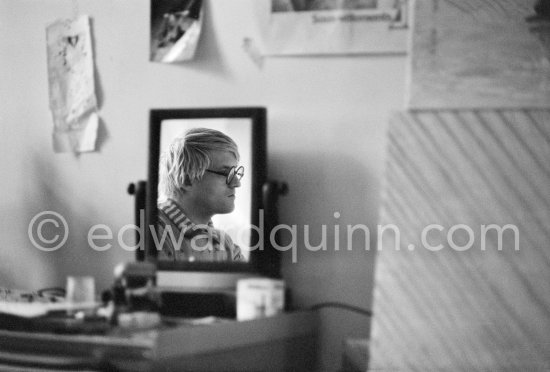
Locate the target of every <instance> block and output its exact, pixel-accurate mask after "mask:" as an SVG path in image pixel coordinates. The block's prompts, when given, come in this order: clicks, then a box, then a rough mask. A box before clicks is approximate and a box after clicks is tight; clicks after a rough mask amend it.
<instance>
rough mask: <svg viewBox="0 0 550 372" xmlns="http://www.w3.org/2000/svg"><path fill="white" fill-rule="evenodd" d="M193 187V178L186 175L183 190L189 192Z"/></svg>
mask: <svg viewBox="0 0 550 372" xmlns="http://www.w3.org/2000/svg"><path fill="white" fill-rule="evenodd" d="M191 186H193V182H192V181H191V178H189V176H188V175H185V176H184V179H183V186H182V189H183V190H184V191H187V190H189V189H190V188H191Z"/></svg>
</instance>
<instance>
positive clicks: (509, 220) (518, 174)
mask: <svg viewBox="0 0 550 372" xmlns="http://www.w3.org/2000/svg"><path fill="white" fill-rule="evenodd" d="M388 135H389V141H388V156H387V171H386V177H385V185H384V189H383V190H384V191H383V196H382V199H383V202H382V204H383V205H382V208H381V216H380V224H381V226H382V227H384V226H390V225H393V226H394V227H395V230H397V231H399V233H400V234H399V235H396V234H394V233H393V232H392V231H390V230H385V231H384V232H383V233H382V234H381V236H379V239H381V240H380V241H381V243H380V245H379V250H380V251H379V252H378V256H377V261H376V265H377V267H376V282H375V291H374V292H375V293H374V296H375V298H374V318H373V331H372V344H371V360H372V361H371V366H370V368H371V369H372V370H402V371H427V370H438V371H507V370H510V371H518V370H529V371H547V370H549V369H550V244H549V241H550V188H549V187H548V185H549V184H550V111H548V110H460V111H458V110H452V111H451V110H441V111H413V112H409V113H400V114H397V115H396V116H395V117H394V118H393V120H392V122H391V124H390V129H389V134H388ZM430 224H434V225H432V226H431V229H429V230H425V229H426V228H427V227H429V226H430ZM490 224H496V225H498V226H500V227H505V226H506V225H510V226H509V228H507V229H505V230H504V232H503V233H502V238H503V239H502V244H501V247H500V249H499V241H498V235H499V234H497V233H496V231H495V230H491V231H489V232H487V233H483V231H482V225H490ZM514 226H515V227H516V228H517V230H516V231H515V232H514V230H513V227H514ZM440 229H441V230H440ZM453 229H454V230H453ZM423 231H425V232H428V233H427V234H426V239H425V241H423V240H422V234H423ZM453 231H454V232H453ZM484 236H485V241H483V240H482V239H483V237H484ZM515 237H518V244H517V246H516V240H515ZM470 239H472V244H471V246H470V245H469V241H470ZM440 244H441V246H440V247H439V248H440V249H433V248H430V247H436V246H439V245H440ZM453 244H454V245H453ZM468 247H469V249H466V248H468Z"/></svg>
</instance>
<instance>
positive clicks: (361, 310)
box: [310, 302, 373, 318]
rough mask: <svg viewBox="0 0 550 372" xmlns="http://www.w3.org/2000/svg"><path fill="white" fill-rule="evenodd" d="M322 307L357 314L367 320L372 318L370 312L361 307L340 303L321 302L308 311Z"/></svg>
mask: <svg viewBox="0 0 550 372" xmlns="http://www.w3.org/2000/svg"><path fill="white" fill-rule="evenodd" d="M324 307H336V308H341V309H344V310H348V311H353V312H355V313H359V314H361V315H364V316H367V317H369V318H370V317H372V315H373V314H372V311H371V310H369V309H364V308H362V307H358V306H353V305H349V304H345V303H342V302H321V303H318V304H315V305H313V306H311V307H310V309H311V310H318V309H321V308H324Z"/></svg>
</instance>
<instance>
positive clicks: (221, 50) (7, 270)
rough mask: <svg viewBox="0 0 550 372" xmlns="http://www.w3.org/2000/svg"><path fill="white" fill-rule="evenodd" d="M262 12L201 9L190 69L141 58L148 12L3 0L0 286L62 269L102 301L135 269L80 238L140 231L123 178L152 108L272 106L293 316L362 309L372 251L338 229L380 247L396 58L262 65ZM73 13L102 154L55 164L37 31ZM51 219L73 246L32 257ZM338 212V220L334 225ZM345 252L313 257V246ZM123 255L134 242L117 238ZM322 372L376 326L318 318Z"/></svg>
mask: <svg viewBox="0 0 550 372" xmlns="http://www.w3.org/2000/svg"><path fill="white" fill-rule="evenodd" d="M264 5H265V0H262V1H258V0H231V1H227V0H210V1H206V20H205V25H204V30H203V35H202V39H201V42H200V45H199V50H198V52H197V56H196V59H195V60H194V61H192V62H190V63H186V64H181V65H163V64H154V63H150V62H148V53H149V48H148V46H149V23H148V22H149V6H150V5H149V1H148V0H117V1H108V0H80V1H76V0H74V1H68V0H49V1H47V2H44V1H40V0H17V1H15V0H0V50H2V56H1V57H0V102H2V104H1V106H0V121H1V128H2V133H1V136H0V145H1V152H2V157H1V160H0V174H2V178H1V179H0V185H1V186H0V187H1V190H2V195H3V196H2V198H1V199H0V205H1V208H2V223H1V225H0V244H1V248H0V249H1V250H0V286H5V287H16V288H28V289H38V288H42V287H46V286H64V280H65V277H66V276H67V275H69V274H71V273H76V274H93V275H95V276H96V280H97V286H98V288H99V289H105V288H107V287H108V286H109V285H110V284H111V280H112V271H113V268H114V266H115V265H116V264H117V263H119V262H122V261H127V260H131V259H132V257H133V254H132V253H129V252H126V251H124V250H123V249H122V248H121V247H120V246H119V245H117V244H116V239H115V240H114V241H113V247H112V248H111V249H110V250H108V251H106V252H96V251H93V250H92V249H90V247H89V246H88V243H87V240H86V234H87V232H88V229H89V228H90V227H91V226H92V225H94V224H98V223H101V224H106V225H108V226H110V227H111V228H112V230H113V231H114V232H115V234H116V232H118V231H119V230H120V228H121V227H122V226H124V225H126V224H128V223H133V222H134V221H133V210H132V209H133V199H132V197H131V196H130V195H128V194H127V193H126V187H127V185H128V183H129V182H132V181H136V180H138V179H145V177H146V159H147V140H148V138H147V136H148V131H147V128H148V111H149V109H151V108H163V107H199V106H201V107H202V106H232V105H263V106H266V107H267V108H268V128H269V129H268V148H269V175H270V177H271V178H274V179H280V180H284V181H286V182H287V183H288V184H289V186H290V193H289V194H288V195H287V196H286V197H284V198H283V199H282V200H281V204H280V207H281V210H280V217H281V221H280V222H282V223H286V224H289V225H292V224H296V225H297V228H298V230H299V231H300V234H299V235H298V244H297V246H298V248H297V262H295V263H293V262H292V255H291V254H290V253H286V254H285V256H284V268H283V269H284V274H285V278H286V279H287V281H288V283H289V285H290V287H291V288H292V290H293V294H294V299H295V302H296V304H297V305H299V306H310V305H313V304H315V303H319V302H322V301H342V302H346V303H350V304H353V305H357V306H362V307H367V308H369V307H370V306H371V292H372V286H373V268H374V258H375V257H374V256H375V255H374V252H373V251H370V252H369V251H367V248H368V246H366V245H365V242H364V239H363V238H362V237H361V236H359V234H357V235H356V236H355V238H354V239H353V241H352V242H351V246H352V250H350V251H348V250H347V249H346V247H347V245H348V241H347V238H346V234H345V229H346V225H348V224H349V225H357V224H366V225H367V226H368V227H369V228H370V229H371V232H372V233H373V234H372V236H371V241H375V239H376V234H375V230H376V222H377V210H378V204H379V195H378V194H379V190H380V182H381V176H382V172H383V165H384V144H385V137H384V135H385V130H386V126H387V118H388V116H389V113H390V111H392V110H398V109H401V108H402V102H403V96H404V81H405V64H406V57H405V56H371V57H367V56H349V57H344V56H332V57H294V58H270V59H266V60H265V61H264V64H263V66H262V67H261V68H259V67H258V66H256V65H255V64H254V63H253V62H252V61H251V59H250V58H249V57H248V56H247V55H246V54H245V53H244V52H243V51H242V41H243V37H252V38H253V39H254V40H259V34H258V32H257V30H256V27H255V26H256V24H255V20H257V17H256V15H255V14H256V13H255V12H257V11H258V10H260V9H262V7H263V6H264ZM75 13H80V14H87V15H89V16H91V18H92V32H93V35H94V52H95V62H96V70H97V73H96V75H97V76H96V77H97V80H96V81H97V84H98V96H99V99H100V102H101V107H100V116H101V118H102V128H101V131H100V134H101V138H100V143H101V147H100V151H98V152H96V153H90V154H82V155H80V156H75V155H72V154H54V153H53V151H52V145H51V133H52V128H53V123H52V119H51V116H50V112H49V109H48V86H47V66H46V42H45V27H46V25H47V24H49V23H51V22H53V21H54V20H56V19H58V18H66V17H71V16H72V15H73V14H75ZM44 210H52V211H57V212H59V213H61V214H62V215H63V216H64V217H65V218H66V219H67V220H68V222H69V225H70V233H69V239H68V241H67V244H65V246H63V247H62V248H61V249H59V250H58V251H56V252H53V253H52V252H50V253H46V252H41V251H38V250H37V249H36V248H34V247H33V246H32V245H31V244H30V241H29V239H28V236H27V226H28V223H29V221H30V219H31V218H32V217H33V216H34V215H35V214H37V213H39V212H41V211H44ZM335 212H339V213H340V214H341V217H340V218H338V219H337V218H335V217H334V213H335ZM323 224H325V225H327V231H328V232H327V241H329V242H330V241H334V232H333V231H334V225H335V224H340V230H341V233H340V238H341V239H340V247H341V249H340V250H339V251H335V250H334V249H333V248H332V245H331V244H328V247H329V248H328V250H326V251H319V252H311V251H308V250H307V249H305V246H304V243H303V241H304V234H303V229H304V225H309V226H310V234H309V235H310V237H311V239H310V240H311V244H313V245H317V244H319V242H320V241H321V231H322V230H321V226H322V225H323ZM126 238H127V239H128V240H127V242H128V244H130V243H131V238H132V235H131V233H128V234H127V235H126ZM323 319H324V322H323V327H322V340H323V342H322V344H321V351H322V353H323V355H324V359H323V369H330V370H334V369H337V368H338V367H339V363H340V353H341V343H342V336H344V335H350V334H360V335H366V334H368V331H369V320H368V319H366V318H364V317H361V316H359V315H355V314H353V313H349V312H345V311H342V310H333V309H327V310H323Z"/></svg>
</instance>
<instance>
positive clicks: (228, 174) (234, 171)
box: [206, 165, 244, 185]
mask: <svg viewBox="0 0 550 372" xmlns="http://www.w3.org/2000/svg"><path fill="white" fill-rule="evenodd" d="M206 171H207V172H210V173H214V174H217V175H220V176H224V177H225V183H227V184H228V185H231V184H232V183H233V181H234V180H235V179H237V180H238V181H240V180H241V178H243V176H244V167H243V166H242V165H241V166H240V167H237V166H234V167H231V168H229V170H227V171H224V172H222V171H215V170H212V169H207V170H206Z"/></svg>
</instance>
